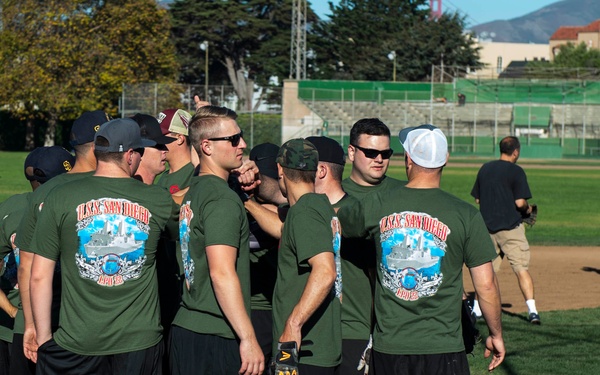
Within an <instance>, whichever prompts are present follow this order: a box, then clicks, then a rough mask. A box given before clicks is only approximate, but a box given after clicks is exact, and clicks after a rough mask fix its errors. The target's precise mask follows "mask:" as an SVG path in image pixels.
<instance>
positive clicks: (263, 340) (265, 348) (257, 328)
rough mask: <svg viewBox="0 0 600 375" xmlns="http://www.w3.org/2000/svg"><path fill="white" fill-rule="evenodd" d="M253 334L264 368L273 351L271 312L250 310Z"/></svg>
mask: <svg viewBox="0 0 600 375" xmlns="http://www.w3.org/2000/svg"><path fill="white" fill-rule="evenodd" d="M250 318H251V320H252V326H253V327H254V333H255V334H256V340H257V341H258V345H260V348H261V349H262V352H263V354H264V356H265V368H267V367H266V366H267V364H268V363H269V360H270V359H271V356H272V353H271V352H272V351H273V311H271V310H252V311H251V314H250Z"/></svg>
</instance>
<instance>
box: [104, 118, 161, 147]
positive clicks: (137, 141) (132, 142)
mask: <svg viewBox="0 0 600 375" xmlns="http://www.w3.org/2000/svg"><path fill="white" fill-rule="evenodd" d="M98 137H104V138H106V140H108V146H99V145H98V143H97V142H96V145H95V149H96V151H99V152H125V151H127V150H129V149H130V148H132V149H136V148H143V147H150V146H154V145H156V142H154V141H152V140H150V139H142V135H141V133H140V126H139V125H138V124H137V122H135V121H134V120H133V119H130V118H118V119H114V120H111V121H109V122H107V123H105V124H104V125H102V126H100V129H98V131H97V132H96V137H95V138H94V141H96V140H97V139H98Z"/></svg>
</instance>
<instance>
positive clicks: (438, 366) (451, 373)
mask: <svg viewBox="0 0 600 375" xmlns="http://www.w3.org/2000/svg"><path fill="white" fill-rule="evenodd" d="M373 366H374V370H375V374H377V375H417V374H418V375H421V374H436V375H469V374H470V371H469V362H468V361H467V355H466V354H465V352H464V351H463V352H458V353H444V354H419V355H395V354H384V353H379V352H376V351H373Z"/></svg>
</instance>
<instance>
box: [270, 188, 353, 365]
mask: <svg viewBox="0 0 600 375" xmlns="http://www.w3.org/2000/svg"><path fill="white" fill-rule="evenodd" d="M340 239H341V236H340V228H339V221H338V219H337V217H336V216H335V212H334V211H333V208H332V207H331V205H330V204H329V200H328V199H327V196H325V195H320V194H314V193H309V194H305V195H303V196H302V197H300V199H299V200H298V201H297V202H296V204H294V205H293V206H292V207H291V208H290V210H289V211H288V213H287V217H286V219H285V224H284V226H283V232H282V235H281V242H280V244H279V257H278V260H277V262H278V264H277V282H276V283H275V292H274V295H273V346H274V347H273V352H275V351H276V346H277V342H278V340H279V337H281V334H282V333H283V329H284V325H285V322H286V320H287V319H288V317H289V316H290V314H291V313H292V310H293V309H294V306H296V305H297V304H298V301H300V297H301V296H302V293H303V292H304V288H305V286H306V283H307V281H308V277H309V276H310V272H311V267H310V265H309V263H308V260H309V259H310V258H312V257H314V256H316V255H318V254H321V253H323V252H333V253H334V254H336V253H339V248H340ZM338 276H339V273H338ZM340 281H341V280H340V278H339V277H338V278H337V279H336V283H335V286H334V288H332V290H331V293H330V294H329V295H328V296H327V297H326V298H325V300H324V301H323V303H322V304H321V306H319V308H318V309H317V310H316V311H315V312H314V314H313V315H312V316H311V317H310V318H309V319H308V321H307V322H306V323H305V324H304V326H303V327H302V341H309V340H310V341H312V343H311V344H305V345H303V346H302V347H301V352H303V351H310V352H312V355H311V356H302V355H301V356H300V363H302V364H307V365H312V366H320V367H333V366H336V365H338V364H339V363H340V361H341V353H342V337H341V325H340V301H339V298H340V297H341V296H340V295H339V294H340V293H341V284H340Z"/></svg>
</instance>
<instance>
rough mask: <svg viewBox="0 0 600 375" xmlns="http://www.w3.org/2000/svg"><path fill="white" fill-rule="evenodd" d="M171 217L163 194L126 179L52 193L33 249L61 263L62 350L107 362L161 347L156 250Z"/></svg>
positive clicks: (172, 208)
mask: <svg viewBox="0 0 600 375" xmlns="http://www.w3.org/2000/svg"><path fill="white" fill-rule="evenodd" d="M176 215H177V205H176V204H175V203H174V202H173V200H172V199H171V196H170V195H169V194H168V193H167V192H165V191H164V189H161V188H159V187H157V186H150V185H145V184H143V183H142V182H140V181H137V180H135V179H132V178H107V177H97V176H90V177H87V178H83V179H80V180H77V181H72V182H69V183H65V184H62V185H61V186H58V187H56V188H55V189H53V190H52V192H51V193H50V194H49V195H48V196H47V197H46V199H45V201H44V205H43V208H42V210H41V212H40V217H39V219H38V225H37V227H36V231H35V233H34V236H33V240H32V242H31V249H32V251H33V252H34V253H35V254H37V255H40V256H43V257H45V258H48V259H51V260H55V261H56V260H59V259H60V262H61V275H62V285H63V293H62V300H61V311H60V326H59V328H58V330H57V331H56V332H55V333H54V339H55V340H56V342H57V343H58V344H59V345H60V346H61V347H63V348H65V349H67V350H70V351H72V352H74V353H77V354H81V355H110V354H118V353H127V352H132V351H137V350H143V349H146V348H149V347H151V346H153V345H156V344H157V343H158V342H159V341H160V340H161V338H162V327H161V325H160V314H159V306H158V291H157V287H158V286H157V280H156V270H155V267H156V264H155V257H156V246H157V242H158V239H159V237H160V236H161V235H163V232H164V231H165V230H166V229H167V228H168V227H170V224H171V222H176V220H177V216H176Z"/></svg>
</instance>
